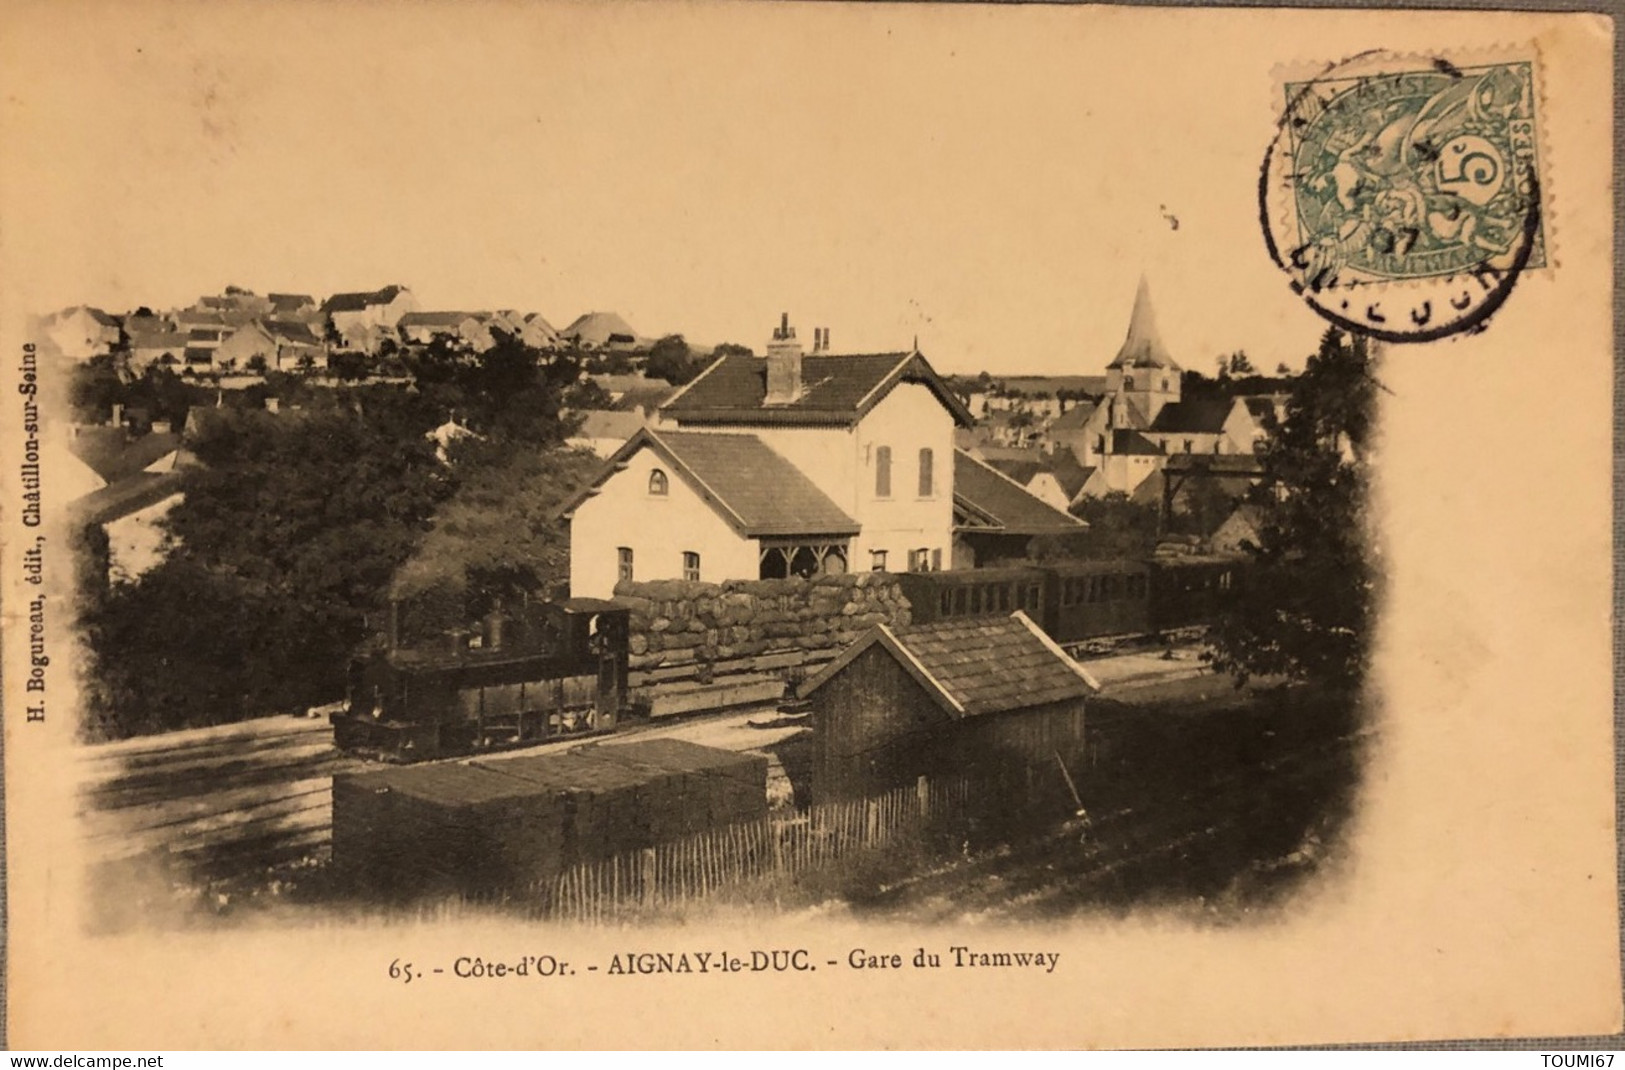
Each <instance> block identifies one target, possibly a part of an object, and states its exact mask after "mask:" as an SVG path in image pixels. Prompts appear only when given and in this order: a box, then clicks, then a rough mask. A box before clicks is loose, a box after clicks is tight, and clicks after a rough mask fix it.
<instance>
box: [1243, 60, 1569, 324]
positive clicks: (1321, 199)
mask: <svg viewBox="0 0 1625 1070" xmlns="http://www.w3.org/2000/svg"><path fill="white" fill-rule="evenodd" d="M1282 88H1283V91H1284V95H1283V98H1282V104H1283V112H1282V118H1281V121H1280V124H1279V128H1278V135H1277V138H1276V140H1275V142H1274V143H1273V144H1272V146H1271V149H1270V153H1269V155H1268V156H1267V157H1266V160H1265V166H1264V172H1263V175H1262V178H1261V187H1260V194H1261V202H1262V203H1261V209H1262V213H1263V221H1264V222H1265V224H1266V234H1265V237H1266V242H1267V244H1268V245H1269V247H1270V252H1271V255H1272V256H1273V257H1274V258H1275V260H1276V262H1277V263H1278V264H1279V265H1280V266H1281V267H1282V268H1283V269H1284V270H1286V271H1287V273H1288V274H1289V275H1290V276H1292V278H1293V285H1294V288H1295V289H1297V290H1298V291H1299V292H1300V293H1301V294H1302V295H1303V296H1304V297H1305V299H1306V300H1308V301H1309V302H1310V303H1311V304H1312V305H1313V306H1315V308H1316V309H1317V310H1318V311H1320V312H1321V313H1322V314H1323V315H1325V316H1327V317H1328V318H1329V319H1332V320H1333V321H1334V322H1338V323H1339V324H1340V325H1342V326H1345V327H1348V328H1350V329H1354V330H1360V331H1362V332H1363V333H1367V334H1372V335H1375V336H1378V337H1384V338H1388V339H1390V340H1393V341H1425V340H1431V339H1434V338H1439V337H1443V336H1444V335H1447V334H1453V333H1457V332H1461V331H1467V330H1473V329H1482V328H1483V327H1484V326H1485V325H1486V324H1487V322H1488V319H1489V317H1490V316H1491V315H1493V314H1494V312H1495V311H1496V310H1497V309H1498V308H1499V307H1500V305H1501V303H1502V302H1503V301H1504V300H1505V299H1506V296H1507V295H1508V294H1509V293H1510V291H1511V289H1512V287H1513V285H1514V284H1515V282H1516V279H1517V276H1518V275H1519V274H1520V273H1521V272H1523V271H1526V270H1528V269H1530V268H1540V267H1545V266H1547V250H1546V234H1545V226H1544V222H1543V220H1542V215H1541V199H1542V198H1541V190H1542V188H1543V185H1542V175H1541V170H1540V168H1541V160H1540V152H1539V137H1538V127H1537V123H1538V117H1537V114H1536V113H1537V102H1538V99H1539V94H1538V91H1537V70H1536V63H1535V60H1534V58H1533V56H1532V55H1531V56H1528V57H1526V58H1508V59H1505V60H1503V61H1500V62H1492V63H1479V64H1474V65H1470V66H1469V65H1462V66H1457V65H1456V64H1455V63H1453V62H1451V61H1450V60H1449V59H1447V58H1443V57H1440V58H1432V59H1429V58H1426V57H1392V56H1386V55H1381V54H1368V55H1364V56H1359V57H1355V58H1354V59H1352V60H1349V61H1346V62H1344V63H1341V64H1337V65H1335V66H1332V67H1328V68H1327V69H1326V70H1325V71H1323V72H1322V73H1320V74H1318V75H1316V76H1312V77H1307V78H1302V79H1296V80H1287V81H1284V83H1283V86H1282ZM1398 284H1410V285H1409V286H1408V287H1407V288H1406V289H1405V290H1404V291H1403V293H1404V296H1403V297H1397V296H1395V295H1394V293H1393V291H1394V288H1395V286H1396V285H1398Z"/></svg>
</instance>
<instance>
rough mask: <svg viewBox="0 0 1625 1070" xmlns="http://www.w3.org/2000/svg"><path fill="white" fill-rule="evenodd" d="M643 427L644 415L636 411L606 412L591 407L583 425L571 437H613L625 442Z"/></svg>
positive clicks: (583, 420)
mask: <svg viewBox="0 0 1625 1070" xmlns="http://www.w3.org/2000/svg"><path fill="white" fill-rule="evenodd" d="M642 429H643V417H642V416H639V415H638V414H637V413H635V412H606V411H603V410H600V409H589V410H588V411H587V412H586V413H584V414H583V418H582V420H581V427H580V428H579V429H578V430H577V431H576V433H575V434H574V435H571V436H570V437H571V438H611V439H615V440H616V441H619V442H625V441H626V440H627V439H629V438H631V437H632V436H633V435H635V434H637V433H638V432H639V431H640V430H642Z"/></svg>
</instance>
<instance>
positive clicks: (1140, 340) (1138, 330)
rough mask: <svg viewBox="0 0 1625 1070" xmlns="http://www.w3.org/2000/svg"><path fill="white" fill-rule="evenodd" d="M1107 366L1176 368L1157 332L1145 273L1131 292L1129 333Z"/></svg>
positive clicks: (1171, 369) (1174, 369)
mask: <svg viewBox="0 0 1625 1070" xmlns="http://www.w3.org/2000/svg"><path fill="white" fill-rule="evenodd" d="M1106 367H1108V368H1167V369H1168V370H1169V371H1175V372H1176V371H1179V365H1178V364H1175V363H1174V358H1173V357H1171V356H1169V355H1168V350H1167V347H1165V346H1164V345H1163V344H1162V336H1161V335H1159V334H1158V333H1157V317H1156V313H1154V312H1153V311H1152V310H1151V287H1150V286H1149V285H1147V283H1146V281H1145V279H1144V277H1142V278H1141V279H1140V288H1139V290H1138V291H1136V292H1135V294H1134V312H1133V314H1132V315H1130V317H1129V323H1128V337H1127V338H1125V339H1123V347H1122V348H1121V349H1119V350H1118V351H1117V357H1116V358H1115V359H1114V360H1113V361H1112V362H1111V363H1110V364H1108V365H1106Z"/></svg>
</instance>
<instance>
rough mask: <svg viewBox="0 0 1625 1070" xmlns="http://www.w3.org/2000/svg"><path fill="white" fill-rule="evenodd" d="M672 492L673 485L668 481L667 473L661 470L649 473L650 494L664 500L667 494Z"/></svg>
mask: <svg viewBox="0 0 1625 1070" xmlns="http://www.w3.org/2000/svg"><path fill="white" fill-rule="evenodd" d="M670 490H671V483H670V481H669V480H667V478H666V473H665V472H663V471H661V470H660V469H658V468H656V469H655V470H654V471H652V472H650V473H649V493H650V494H653V495H656V496H658V497H661V498H664V497H665V496H666V494H667V493H668V492H669V491H670Z"/></svg>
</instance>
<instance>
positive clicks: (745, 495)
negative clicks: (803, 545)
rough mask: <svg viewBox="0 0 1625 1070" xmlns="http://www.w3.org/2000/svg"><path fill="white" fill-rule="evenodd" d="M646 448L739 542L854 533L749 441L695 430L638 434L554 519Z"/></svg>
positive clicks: (789, 470) (812, 489)
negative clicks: (657, 457)
mask: <svg viewBox="0 0 1625 1070" xmlns="http://www.w3.org/2000/svg"><path fill="white" fill-rule="evenodd" d="M646 447H647V448H649V449H652V450H654V451H655V453H657V454H658V455H660V456H661V457H663V458H665V460H666V462H667V463H668V464H670V465H671V466H672V467H673V468H674V469H675V470H676V472H677V474H678V475H679V476H680V477H682V478H683V479H684V480H685V481H686V482H687V483H688V484H689V486H690V487H692V488H693V489H694V491H695V493H697V494H699V496H700V497H701V498H703V499H704V500H706V501H707V502H709V503H710V504H711V506H712V507H713V508H714V509H716V511H717V513H718V514H719V515H720V516H721V517H722V518H723V519H724V520H726V521H727V522H728V523H729V524H730V525H731V526H732V527H733V528H734V530H735V531H737V532H739V534H741V535H743V536H745V537H747V538H759V537H761V536H767V535H856V534H857V533H858V523H857V521H855V520H853V519H852V518H851V517H850V516H848V515H846V513H844V512H843V511H842V510H841V508H840V506H838V505H836V504H835V503H834V502H832V501H830V500H829V497H828V495H826V494H825V493H824V492H823V491H821V490H819V489H818V488H817V487H816V486H815V485H814V484H813V482H812V480H810V479H808V478H807V477H806V476H804V475H802V474H801V470H800V469H798V468H797V467H796V466H795V465H793V464H791V463H790V462H789V461H787V460H785V459H784V458H783V457H781V456H779V455H778V454H777V453H774V452H773V450H772V449H770V448H769V447H768V445H767V444H766V443H765V442H763V441H762V440H761V439H759V438H757V437H756V436H755V435H740V434H710V433H708V432H703V431H701V432H696V431H661V432H658V433H656V432H654V431H651V430H649V429H648V428H644V429H643V430H640V431H639V432H638V433H637V434H636V435H634V436H633V437H632V438H631V439H630V440H628V441H627V443H626V444H625V445H623V446H622V447H621V448H620V449H618V450H616V451H615V453H614V454H613V455H611V456H610V458H609V459H608V460H607V461H606V462H605V463H604V467H603V469H602V470H601V471H600V472H599V474H598V476H597V477H596V478H595V479H594V480H593V481H592V483H591V484H590V485H589V486H588V487H586V488H585V489H583V490H582V491H580V492H579V493H577V494H576V495H575V496H574V497H572V498H571V499H570V500H569V501H567V502H565V504H564V505H563V507H562V508H561V509H560V510H559V515H561V516H569V515H570V514H571V513H573V512H574V511H575V509H576V507H577V506H579V505H580V504H581V503H582V502H584V501H586V500H587V498H588V497H589V496H590V495H592V494H593V493H595V492H596V490H597V488H598V487H599V486H601V485H602V484H603V483H604V481H605V480H606V479H608V478H609V477H610V476H612V475H613V474H614V473H615V472H617V471H619V470H620V468H621V465H622V462H624V461H625V460H626V459H627V458H629V457H631V456H633V455H634V454H635V453H637V452H638V451H639V450H640V449H644V448H646Z"/></svg>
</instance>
